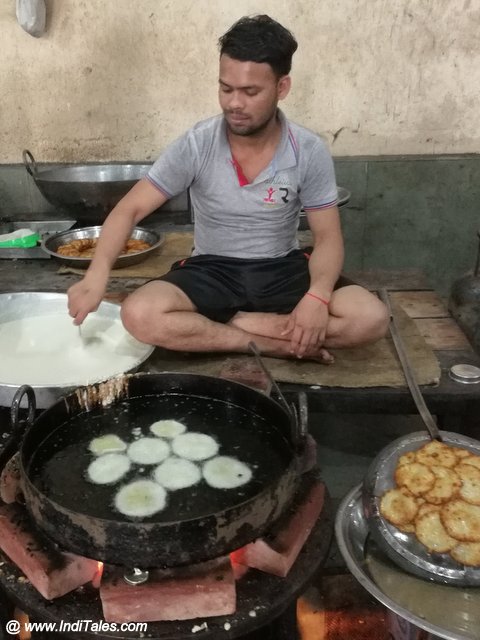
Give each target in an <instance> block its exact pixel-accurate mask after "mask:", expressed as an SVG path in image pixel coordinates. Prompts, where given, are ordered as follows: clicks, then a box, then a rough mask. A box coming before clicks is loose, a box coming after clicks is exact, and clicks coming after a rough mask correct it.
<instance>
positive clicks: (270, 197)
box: [263, 187, 276, 204]
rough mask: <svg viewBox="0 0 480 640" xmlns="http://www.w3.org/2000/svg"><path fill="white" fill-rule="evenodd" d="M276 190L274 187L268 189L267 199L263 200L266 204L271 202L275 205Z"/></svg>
mask: <svg viewBox="0 0 480 640" xmlns="http://www.w3.org/2000/svg"><path fill="white" fill-rule="evenodd" d="M275 191H276V189H274V188H273V187H269V188H268V189H267V197H266V198H264V199H263V201H264V202H271V203H273V204H274V203H275V200H274V199H273V198H272V196H273V194H274V193H275Z"/></svg>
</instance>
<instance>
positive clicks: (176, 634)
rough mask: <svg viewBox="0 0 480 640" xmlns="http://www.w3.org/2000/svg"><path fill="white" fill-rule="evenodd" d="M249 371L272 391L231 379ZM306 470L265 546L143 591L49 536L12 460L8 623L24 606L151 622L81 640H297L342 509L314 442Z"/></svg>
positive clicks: (37, 611) (114, 569) (1, 509)
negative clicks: (303, 601) (307, 597)
mask: <svg viewBox="0 0 480 640" xmlns="http://www.w3.org/2000/svg"><path fill="white" fill-rule="evenodd" d="M240 373H242V375H244V376H245V375H246V379H245V380H242V381H243V382H245V383H247V384H249V385H250V386H253V387H256V388H262V387H263V390H265V389H266V388H267V387H268V384H269V380H268V379H266V378H265V376H262V375H260V376H259V375H258V371H256V370H255V368H253V369H252V371H246V372H245V371H243V372H238V371H230V370H226V371H224V372H222V375H223V377H225V378H230V379H234V380H236V381H239V376H240ZM1 448H2V447H1V442H0V450H1ZM302 465H303V474H302V476H301V480H300V483H299V486H298V489H297V492H296V495H295V497H294V499H293V502H292V503H291V504H290V505H289V506H288V508H287V509H285V511H284V512H283V514H282V515H281V516H280V518H279V519H278V520H277V521H276V522H275V524H274V525H273V526H272V527H271V528H270V529H269V530H268V532H267V533H266V534H264V536H263V537H262V538H260V539H257V540H255V541H254V542H252V543H250V544H247V545H246V546H245V547H243V548H241V549H238V550H237V551H235V552H233V553H231V554H230V556H227V557H224V558H218V559H214V560H213V561H208V562H206V563H203V564H202V565H195V566H191V567H186V568H185V567H180V568H177V567H173V568H169V569H158V570H156V569H154V570H152V569H150V571H149V572H148V579H147V580H146V581H145V582H142V583H141V584H137V585H136V586H134V585H131V584H127V582H126V580H125V576H129V577H130V578H131V577H132V568H131V567H129V568H128V569H125V568H122V567H119V566H113V565H106V566H104V567H102V569H103V575H102V576H101V580H100V574H99V572H98V568H99V565H101V563H97V561H95V560H91V559H87V558H82V557H79V556H75V555H74V554H72V553H70V552H69V550H68V544H66V545H65V549H64V550H63V549H59V548H58V546H57V545H55V544H54V543H53V542H52V541H50V540H49V539H48V538H46V537H45V535H44V534H43V533H41V532H39V530H38V529H37V527H36V524H35V523H34V522H33V520H32V519H31V518H30V516H29V514H28V512H27V509H26V508H25V507H24V506H23V505H21V504H19V502H18V500H19V491H18V482H19V473H18V468H16V466H15V464H12V463H11V462H10V463H9V464H7V466H6V467H5V470H4V471H3V473H2V475H1V478H0V498H1V500H2V501H4V503H3V504H2V503H1V502H0V549H1V550H3V552H1V551H0V595H1V596H2V597H4V598H5V597H6V602H7V604H5V603H3V609H5V608H7V609H8V608H10V611H3V610H1V611H2V618H3V619H2V621H1V622H2V625H3V624H4V622H5V619H9V618H10V617H11V609H12V605H16V606H17V607H18V608H20V609H21V610H22V611H24V612H25V613H26V614H27V615H28V616H29V617H30V619H31V620H34V621H39V622H56V623H57V624H60V622H61V621H64V622H70V623H72V622H75V621H87V620H89V621H94V622H102V621H117V622H119V623H120V622H122V621H129V622H130V621H147V631H146V632H145V633H140V634H139V633H131V634H127V633H123V632H122V633H120V632H114V633H112V632H108V633H106V634H104V635H102V633H101V632H100V633H99V632H98V630H95V631H92V630H89V629H88V628H84V629H82V631H81V633H79V632H78V631H76V632H72V633H64V634H61V635H63V636H64V637H71V638H74V639H76V640H78V639H79V638H80V637H81V638H93V637H95V638H98V637H100V638H101V637H105V638H107V637H115V638H126V639H127V638H128V639H130V638H132V639H133V638H139V637H147V638H158V639H159V640H181V639H183V638H192V637H195V638H197V637H199V638H210V639H217V638H218V639H223V638H225V639H230V638H239V639H243V640H260V639H261V640H295V638H297V637H298V635H297V629H296V600H297V597H298V596H299V595H300V593H302V592H303V591H304V590H305V588H306V586H307V584H308V583H309V581H310V580H311V579H312V578H313V576H314V575H315V574H316V573H317V571H318V570H319V569H320V568H321V567H322V566H323V563H324V562H325V560H326V557H327V553H328V550H329V547H330V542H331V538H332V535H333V511H332V507H331V503H330V499H329V496H328V493H327V492H326V490H325V486H324V484H323V483H322V481H321V479H320V474H319V471H318V469H317V468H316V466H315V465H316V444H315V442H314V440H313V439H312V438H311V437H310V436H308V437H307V446H306V447H305V451H304V455H303V463H302ZM5 503H10V504H5ZM135 577H137V576H135V575H133V578H135ZM0 605H2V602H1V600H0ZM162 618H164V619H163V620H162ZM57 628H58V627H57ZM58 635H59V634H56V636H57V637H58ZM0 640H1V639H0ZM33 640H35V638H33Z"/></svg>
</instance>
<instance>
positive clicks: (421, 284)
mask: <svg viewBox="0 0 480 640" xmlns="http://www.w3.org/2000/svg"><path fill="white" fill-rule="evenodd" d="M345 275H346V276H347V277H348V278H351V279H352V280H353V281H354V282H357V283H358V284H359V285H361V286H362V287H365V288H366V289H369V290H370V291H375V290H378V289H381V288H384V289H388V290H389V291H409V290H425V289H429V290H431V289H432V287H431V285H430V284H429V282H428V280H427V277H426V276H425V274H424V273H423V272H422V271H421V270H420V269H402V270H401V271H394V270H392V271H390V270H384V269H371V270H370V269H366V270H364V269H362V270H349V271H345Z"/></svg>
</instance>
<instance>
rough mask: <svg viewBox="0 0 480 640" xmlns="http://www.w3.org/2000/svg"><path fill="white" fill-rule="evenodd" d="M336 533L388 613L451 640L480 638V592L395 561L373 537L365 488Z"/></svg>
mask: <svg viewBox="0 0 480 640" xmlns="http://www.w3.org/2000/svg"><path fill="white" fill-rule="evenodd" d="M335 535H336V539H337V543H338V546H339V549H340V552H341V554H342V556H343V558H344V560H345V563H346V565H347V567H348V569H349V570H350V571H351V573H352V574H353V575H354V577H355V578H356V579H357V580H358V581H359V582H360V584H361V585H362V586H363V587H364V588H365V589H366V590H367V591H368V592H369V593H370V594H371V595H372V596H373V597H374V598H375V599H376V600H378V601H379V602H381V603H382V604H383V605H385V606H386V607H387V608H388V609H390V610H391V611H393V612H394V613H396V614H397V615H399V616H400V617H402V618H404V619H405V620H408V621H409V622H411V623H412V624H414V625H416V626H417V627H420V628H421V629H424V630H425V631H428V632H429V633H433V634H435V635H437V636H439V637H441V638H445V639H446V640H479V639H480V589H479V588H478V587H460V586H452V585H445V584H438V583H435V582H433V581H431V580H424V579H422V578H419V577H417V576H415V575H412V574H411V573H406V572H405V571H404V570H403V569H402V568H401V567H399V566H398V565H397V564H396V563H394V562H392V561H391V560H390V558H389V557H388V556H387V555H386V554H385V553H384V552H383V551H382V550H381V549H380V548H379V547H378V545H377V544H376V543H375V540H374V539H373V537H372V536H371V535H370V528H369V525H368V522H367V520H366V518H365V515H364V512H363V500H362V486H361V485H359V486H357V487H355V488H354V489H352V490H351V491H350V492H349V493H348V495H347V496H346V497H345V498H344V499H343V501H342V503H341V504H340V507H339V509H338V511H337V515H336V521H335Z"/></svg>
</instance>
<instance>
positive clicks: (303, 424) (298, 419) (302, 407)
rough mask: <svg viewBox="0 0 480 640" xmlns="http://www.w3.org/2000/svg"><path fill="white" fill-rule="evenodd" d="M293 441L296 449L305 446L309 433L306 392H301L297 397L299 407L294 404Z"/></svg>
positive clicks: (292, 411)
mask: <svg viewBox="0 0 480 640" xmlns="http://www.w3.org/2000/svg"><path fill="white" fill-rule="evenodd" d="M290 413H291V415H292V440H293V443H294V445H295V447H301V446H303V445H304V444H305V438H306V436H307V433H308V399H307V394H306V393H305V391H300V392H299V393H298V396H297V405H295V404H294V403H292V405H291V411H290Z"/></svg>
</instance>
